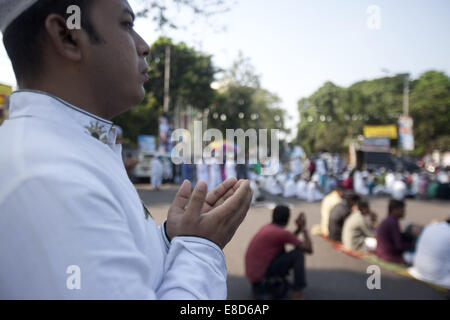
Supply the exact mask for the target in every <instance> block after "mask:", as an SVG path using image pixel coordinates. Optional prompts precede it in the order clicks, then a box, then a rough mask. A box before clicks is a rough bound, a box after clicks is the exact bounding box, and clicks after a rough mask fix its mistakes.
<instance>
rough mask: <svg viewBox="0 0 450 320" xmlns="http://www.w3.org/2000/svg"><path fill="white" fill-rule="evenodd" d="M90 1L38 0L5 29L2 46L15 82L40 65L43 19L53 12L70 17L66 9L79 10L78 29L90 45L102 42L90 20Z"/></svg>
mask: <svg viewBox="0 0 450 320" xmlns="http://www.w3.org/2000/svg"><path fill="white" fill-rule="evenodd" d="M92 2H93V0H39V1H38V2H36V3H35V4H34V5H33V6H31V7H30V8H29V9H28V10H26V11H25V12H24V13H22V14H21V15H20V16H19V17H17V18H16V19H15V20H14V21H13V22H12V23H11V24H10V25H9V26H8V27H7V29H6V30H5V32H4V35H3V44H4V45H5V48H6V51H7V52H8V56H9V58H10V60H11V62H12V66H13V69H14V73H15V75H16V79H17V81H18V82H19V83H20V82H21V81H22V80H24V79H27V78H32V77H33V75H35V74H38V73H39V72H40V69H39V68H40V66H41V65H42V58H43V56H42V33H43V31H44V28H45V19H46V18H47V17H48V16H49V15H50V14H52V13H55V14H59V15H61V16H62V17H64V18H65V19H66V20H67V19H68V18H69V16H70V15H69V14H67V8H68V7H69V6H71V5H76V6H78V7H79V8H80V9H81V27H82V28H83V29H84V30H85V31H86V33H87V34H88V35H89V38H90V40H91V41H92V42H93V43H99V42H101V39H100V37H99V36H98V35H97V33H96V31H95V29H94V27H93V25H92V22H91V19H90V8H91V6H92Z"/></svg>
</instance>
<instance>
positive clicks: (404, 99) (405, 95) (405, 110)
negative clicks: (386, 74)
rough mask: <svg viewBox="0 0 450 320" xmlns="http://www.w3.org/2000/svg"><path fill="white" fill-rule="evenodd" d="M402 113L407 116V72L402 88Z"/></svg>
mask: <svg viewBox="0 0 450 320" xmlns="http://www.w3.org/2000/svg"><path fill="white" fill-rule="evenodd" d="M403 115H404V116H405V117H409V74H408V75H406V76H405V82H404V89H403Z"/></svg>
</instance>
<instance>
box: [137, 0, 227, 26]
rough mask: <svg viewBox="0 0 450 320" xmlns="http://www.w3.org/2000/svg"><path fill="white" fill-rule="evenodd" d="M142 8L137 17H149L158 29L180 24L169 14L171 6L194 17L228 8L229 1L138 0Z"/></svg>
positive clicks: (224, 10) (217, 12)
mask: <svg viewBox="0 0 450 320" xmlns="http://www.w3.org/2000/svg"><path fill="white" fill-rule="evenodd" d="M139 2H140V4H142V6H143V7H142V10H141V11H139V12H138V14H137V16H138V17H144V18H149V19H151V20H152V21H153V22H154V23H155V24H156V25H157V28H158V29H159V30H164V29H167V28H169V29H178V28H180V25H179V24H178V23H177V22H176V21H174V20H173V19H172V18H171V17H170V16H169V11H170V9H171V8H173V9H176V10H177V11H178V12H179V13H180V12H181V11H183V13H184V14H186V11H189V12H190V13H192V14H193V15H194V16H195V17H197V18H198V17H205V18H208V17H211V16H214V15H217V14H220V13H224V12H227V11H229V10H230V7H231V5H232V4H231V3H230V1H228V0H140V1H139Z"/></svg>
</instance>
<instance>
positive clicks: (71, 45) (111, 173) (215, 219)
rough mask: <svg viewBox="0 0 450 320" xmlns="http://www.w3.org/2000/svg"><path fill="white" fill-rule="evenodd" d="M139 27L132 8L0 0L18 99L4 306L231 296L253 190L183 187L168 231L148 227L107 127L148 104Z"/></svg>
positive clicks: (3, 198) (8, 161)
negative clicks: (232, 246)
mask: <svg viewBox="0 0 450 320" xmlns="http://www.w3.org/2000/svg"><path fill="white" fill-rule="evenodd" d="M73 6H77V8H79V9H80V11H79V12H81V25H80V28H72V26H73V25H72V24H69V23H68V21H69V18H71V16H70V14H67V12H68V11H69V12H75V14H76V12H77V10H75V11H71V10H68V9H70V8H71V9H74V7H73ZM69 7H70V8H69ZM75 18H76V17H75ZM133 22H134V13H133V11H132V9H131V7H130V6H129V4H128V2H127V1H126V0H0V28H1V30H2V33H3V42H4V45H5V47H6V50H7V52H8V55H9V57H10V59H11V62H12V65H13V68H14V72H15V75H16V78H17V81H18V85H19V88H20V90H19V91H16V92H14V93H13V94H12V96H11V101H10V118H9V120H7V121H5V122H4V124H3V125H2V126H1V127H0V150H1V153H0V168H5V167H6V166H8V168H9V170H0V181H1V184H0V256H1V261H2V262H1V263H0V284H1V288H0V299H225V298H226V268H225V259H224V255H223V253H222V249H223V248H224V247H225V246H226V244H227V243H228V242H229V241H230V240H231V238H232V237H233V235H234V233H235V231H236V229H237V228H238V226H239V225H240V224H241V222H242V221H243V219H244V217H245V215H246V213H247V211H248V208H249V205H250V201H251V198H252V192H251V189H250V187H249V182H248V181H240V182H237V181H236V179H231V180H228V181H226V182H224V183H223V184H221V185H220V186H219V187H218V188H217V189H216V190H215V191H214V192H213V193H210V194H207V191H206V190H207V185H206V184H205V183H204V182H200V183H198V184H197V186H196V188H195V189H194V191H193V194H192V195H191V188H190V185H189V182H185V183H184V184H183V185H182V186H181V188H180V190H179V191H178V194H177V195H176V197H175V199H174V201H173V203H172V206H171V207H170V209H169V212H168V218H167V221H166V222H165V223H164V225H163V226H162V227H158V225H157V224H156V223H155V221H154V220H153V219H152V216H151V214H150V212H149V211H148V210H146V208H145V207H144V206H143V204H142V202H141V201H140V199H139V197H138V194H137V192H136V189H135V188H134V186H133V185H132V184H131V182H130V180H129V179H128V177H127V174H126V171H125V168H124V165H123V162H122V159H121V146H120V145H116V132H115V129H114V126H113V123H112V122H111V121H110V120H109V119H112V118H113V117H115V116H116V115H118V114H120V113H122V112H124V111H126V110H128V109H130V108H131V107H133V106H134V105H137V104H139V103H140V102H141V101H142V99H143V98H144V94H145V91H144V86H143V85H144V82H145V81H146V80H147V70H148V67H147V64H146V62H145V58H146V56H147V55H148V54H149V47H148V45H147V44H146V43H145V42H144V40H143V39H142V38H141V37H140V36H139V35H138V34H137V33H136V32H135V31H134V29H133ZM75 25H76V24H75ZM189 199H190V200H189Z"/></svg>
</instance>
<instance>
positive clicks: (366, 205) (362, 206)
mask: <svg viewBox="0 0 450 320" xmlns="http://www.w3.org/2000/svg"><path fill="white" fill-rule="evenodd" d="M358 209H359V211H362V210H363V209H369V202H368V201H367V200H363V199H360V200H359V201H358Z"/></svg>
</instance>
